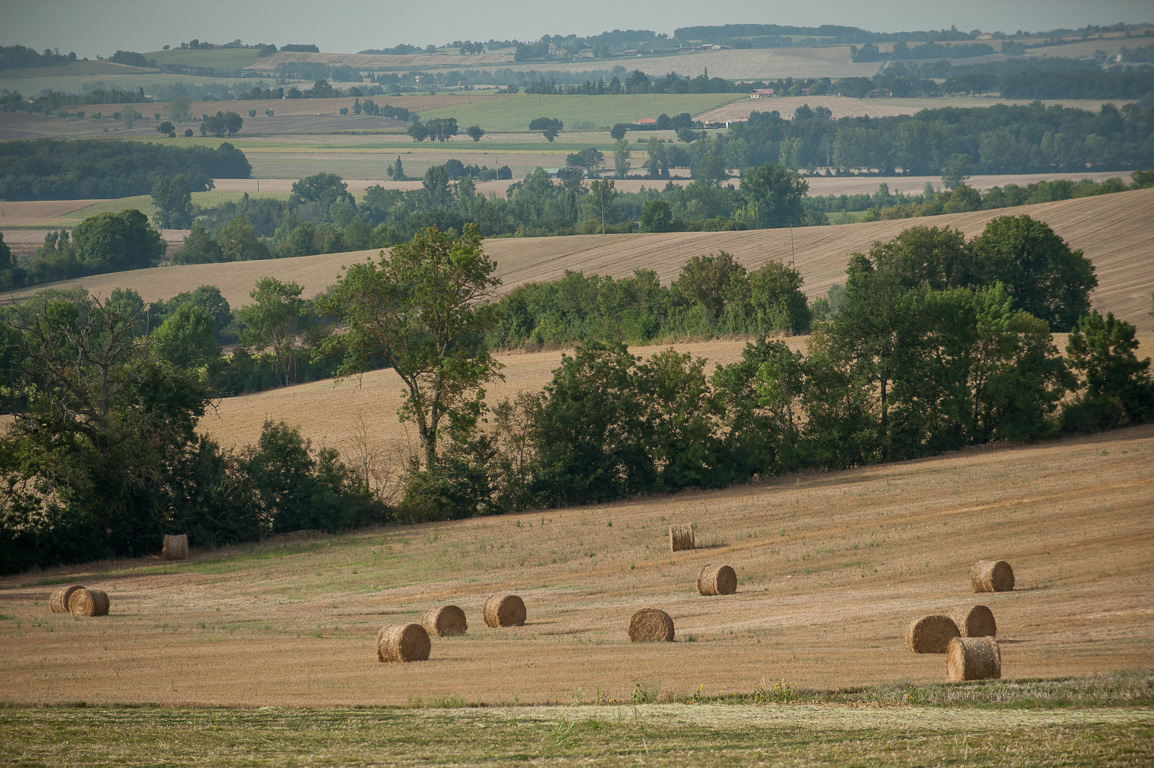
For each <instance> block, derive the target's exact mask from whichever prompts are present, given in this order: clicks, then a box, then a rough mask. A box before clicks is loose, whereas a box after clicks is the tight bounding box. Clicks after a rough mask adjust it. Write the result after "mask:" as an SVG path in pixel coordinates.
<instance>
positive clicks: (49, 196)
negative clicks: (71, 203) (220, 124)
mask: <svg viewBox="0 0 1154 768" xmlns="http://www.w3.org/2000/svg"><path fill="white" fill-rule="evenodd" d="M0 164H3V167H4V173H3V175H0V197H3V198H4V199H6V200H74V199H85V198H105V197H130V196H133V195H147V194H149V192H150V191H151V190H152V187H153V185H154V184H155V183H156V180H157V179H158V178H159V177H160V176H165V175H169V176H176V175H178V174H183V175H184V176H185V179H186V180H187V183H188V184H189V185H190V187H191V189H192V190H193V191H200V190H205V189H210V188H211V183H212V179H247V178H251V177H252V166H250V165H249V162H248V159H247V158H246V157H245V156H244V153H243V152H241V151H240V150H238V149H237V148H236V147H234V146H233V145H231V144H229V143H227V142H224V143H222V144H221V145H220V146H218V147H217V148H216V149H211V148H209V147H173V146H168V145H162V144H147V143H143V142H135V141H61V140H57V139H34V140H29V141H6V142H3V143H2V144H0Z"/></svg>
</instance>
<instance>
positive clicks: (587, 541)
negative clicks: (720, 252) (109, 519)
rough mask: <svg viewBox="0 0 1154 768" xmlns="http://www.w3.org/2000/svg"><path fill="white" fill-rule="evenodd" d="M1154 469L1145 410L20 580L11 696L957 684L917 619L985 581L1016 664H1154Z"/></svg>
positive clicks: (3, 691) (534, 693)
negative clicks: (504, 619) (590, 501)
mask: <svg viewBox="0 0 1154 768" xmlns="http://www.w3.org/2000/svg"><path fill="white" fill-rule="evenodd" d="M1151 467H1154V427H1149V426H1148V427H1141V428H1136V429H1129V430H1120V431H1117V432H1112V433H1107V434H1102V435H1096V436H1093V437H1087V438H1079V439H1072V440H1064V441H1061V442H1056V443H1049V444H1045V445H1038V446H1030V447H1015V448H1002V449H986V450H981V451H969V452H962V453H955V454H949V455H946V456H942V457H940V458H936V459H930V460H924V461H914V462H906V463H901V464H891V465H886V466H873V467H865V468H861V469H857V470H851V471H847V472H831V473H815V474H808V475H798V476H790V477H784V478H779V479H774V480H771V481H768V482H763V483H755V484H750V485H748V486H742V487H735V488H731V489H728V490H725V491H715V492H696V493H682V494H678V495H675V496H665V497H658V498H652V499H641V500H637V501H631V502H627V503H620V504H614V505H611V506H602V507H587V508H578V509H555V510H544V511H539V512H532V513H526V514H521V515H506V516H500V517H487V518H477V519H472V520H465V521H459V522H448V523H438V524H429V525H422V526H401V527H395V528H387V529H378V530H372V531H364V532H358V533H354V534H346V535H342V536H332V537H329V536H315V537H313V538H304V539H302V538H301V537H299V536H298V537H295V538H281V539H279V540H273V541H269V542H265V543H262V544H258V545H250V546H244V547H234V548H229V549H226V550H219V551H197V550H194V551H193V553H192V558H191V559H190V560H188V561H186V562H175V563H164V562H161V561H160V560H158V559H148V558H145V559H140V560H132V561H121V562H108V563H93V564H89V565H86V566H78V567H73V568H65V569H52V570H49V571H42V572H36V573H29V574H25V575H20V576H14V577H7V578H3V579H0V601H2V602H3V606H4V615H5V618H6V619H7V620H6V621H2V622H0V637H2V642H3V645H4V653H3V654H0V700H3V701H5V702H8V703H10V704H27V703H46V704H61V703H73V702H77V701H85V702H89V703H90V704H103V703H112V702H124V703H154V704H160V705H193V704H195V705H208V706H219V705H235V706H253V707H258V706H289V707H301V706H362V705H363V706H377V705H392V706H402V707H403V706H406V705H408V706H413V704H414V702H416V701H423V702H426V703H430V704H432V703H434V702H438V701H448V700H450V699H454V700H456V701H457V702H459V703H467V704H471V703H476V702H485V703H490V704H493V703H499V702H505V703H512V702H514V701H516V702H519V703H521V704H528V703H562V704H567V703H589V702H592V701H594V700H595V699H599V700H600V701H602V702H607V701H609V700H610V699H614V700H615V701H616V702H619V703H624V704H628V703H629V701H630V698H631V696H632V695H633V694H634V692H635V691H638V690H641V691H642V692H643V693H648V694H649V695H652V696H659V697H661V698H663V699H676V700H681V701H684V700H685V699H686V698H689V697H691V696H692V694H693V692H694V691H699V690H700V691H701V693H702V694H703V695H706V696H718V695H720V694H722V693H724V692H729V693H733V692H740V693H749V692H752V691H753V690H755V689H756V688H757V687H758V686H759V685H761V684H767V685H768V687H769V688H770V689H771V690H772V688H773V685H774V683H776V682H778V681H781V680H784V681H786V682H787V683H788V684H789V685H792V686H798V685H801V686H805V687H815V688H825V689H830V688H841V687H849V686H859V685H868V684H876V683H899V682H904V681H908V682H911V683H923V682H940V681H944V679H945V660H944V657H943V656H942V655H939V654H917V655H915V654H912V653H910V652H909V651H907V650H906V647H905V643H904V639H903V635H904V632H905V629H906V626H907V625H908V624H909V623H910V622H911V621H912V620H914V619H916V618H918V617H920V616H924V615H928V614H936V613H941V612H946V611H949V610H951V609H954V608H958V607H968V606H970V605H973V604H975V603H978V604H983V605H987V606H989V607H990V609H991V610H992V611H993V613H994V616H995V618H996V621H997V628H998V640H999V642H1000V644H1001V653H1002V676H1003V677H1004V678H1009V679H1022V678H1035V677H1047V678H1048V677H1064V676H1070V675H1088V674H1095V673H1100V672H1106V671H1111V670H1119V669H1127V668H1135V667H1142V666H1145V667H1149V664H1150V659H1151V654H1152V653H1154V621H1151V618H1152V617H1154V608H1152V606H1154V586H1152V583H1151V578H1150V563H1151V561H1152V559H1154V517H1152V516H1151V515H1150V514H1149V510H1150V509H1151V508H1154V476H1152V474H1151V471H1150V468H1151ZM689 522H692V523H695V524H696V526H697V541H698V544H699V546H700V548H699V549H696V550H689V551H681V552H677V553H670V551H669V539H668V527H669V525H670V524H672V523H689ZM159 548H160V542H159V541H157V550H158V551H159ZM991 557H992V558H998V559H1004V560H1007V561H1008V562H1010V564H1011V565H1012V567H1013V569H1014V574H1015V577H1016V585H1015V589H1014V591H1012V592H1002V593H994V594H991V593H986V594H981V595H976V594H974V593H973V592H972V590H971V587H970V581H969V570H970V567H971V566H972V565H973V564H974V563H975V562H976V561H977V560H979V559H986V558H991ZM708 563H712V564H722V563H725V564H729V565H731V566H732V567H733V568H734V569H735V570H736V572H737V577H738V587H737V593H736V594H734V595H729V596H722V597H702V596H700V595H698V594H697V592H696V590H695V588H694V584H695V579H696V577H697V573H698V570H699V569H700V568H701V567H702V566H703V565H705V564H708ZM72 583H77V584H85V585H88V586H91V587H96V588H98V589H103V590H106V591H107V593H108V594H109V597H110V598H111V615H110V616H108V617H106V618H96V619H85V618H81V617H74V616H68V615H64V614H52V613H50V612H49V609H48V598H49V594H50V592H51V591H52V590H53V589H56V588H57V587H58V586H60V585H64V584H72ZM506 592H512V593H515V594H518V595H520V596H521V597H522V599H523V600H524V601H525V604H526V608H527V612H528V621H527V623H526V625H525V626H523V627H518V628H508V629H490V628H488V627H486V626H484V624H483V622H482V621H481V605H482V603H483V602H484V600H485V598H486V597H487V596H489V595H491V594H494V593H506ZM445 603H454V604H457V605H459V606H460V607H461V608H463V609H464V611H465V612H466V615H467V618H468V623H469V627H468V634H466V635H464V636H460V637H453V638H434V639H433V641H432V653H431V656H430V659H429V661H427V662H422V663H415V664H380V663H378V662H377V658H376V652H375V647H374V637H375V636H376V633H377V630H378V629H379V628H380V627H381V626H383V625H388V624H394V623H399V622H410V621H417V620H419V618H420V615H421V613H422V612H423V611H424V610H425V609H427V608H428V607H430V606H433V605H436V604H445ZM647 606H653V607H659V608H661V609H663V610H665V611H666V612H668V613H669V614H670V616H671V617H672V618H673V620H674V623H675V628H676V639H675V642H673V643H643V644H633V643H630V642H629V640H628V637H627V635H626V627H627V626H628V623H629V617H630V616H631V615H632V613H633V612H634V611H636V610H637V609H639V608H642V607H647ZM699 686H700V688H699ZM418 706H419V705H418ZM988 714H989V716H990V717H994V718H996V717H1000V716H1001V715H998V714H995V713H988ZM727 716H728V715H727Z"/></svg>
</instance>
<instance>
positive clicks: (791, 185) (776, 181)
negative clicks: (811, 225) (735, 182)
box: [740, 163, 809, 229]
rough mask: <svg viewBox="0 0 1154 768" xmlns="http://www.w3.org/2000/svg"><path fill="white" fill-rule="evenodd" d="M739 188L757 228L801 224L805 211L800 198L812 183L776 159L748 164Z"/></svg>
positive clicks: (748, 216)
mask: <svg viewBox="0 0 1154 768" xmlns="http://www.w3.org/2000/svg"><path fill="white" fill-rule="evenodd" d="M740 189H741V196H742V197H743V198H744V199H745V210H746V217H747V218H748V219H749V220H750V222H751V223H752V225H753V227H754V228H755V229H761V228H764V227H770V228H773V227H793V226H800V225H801V223H802V220H803V218H804V215H805V212H804V211H803V210H802V206H801V201H802V198H803V197H805V193H806V190H808V189H809V183H808V182H806V181H805V179H803V178H801V176H799V175H798V173H797V171H794V170H791V169H789V168H786V167H784V166H782V165H778V164H776V163H765V164H764V165H760V166H757V167H756V168H747V169H745V170H744V171H742V173H741V187H740Z"/></svg>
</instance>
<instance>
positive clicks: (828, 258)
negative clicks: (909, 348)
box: [7, 189, 1154, 331]
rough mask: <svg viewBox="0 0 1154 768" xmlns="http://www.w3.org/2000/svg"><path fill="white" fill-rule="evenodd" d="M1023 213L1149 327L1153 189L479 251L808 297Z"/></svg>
mask: <svg viewBox="0 0 1154 768" xmlns="http://www.w3.org/2000/svg"><path fill="white" fill-rule="evenodd" d="M1023 213H1026V214H1029V215H1030V216H1033V217H1035V218H1037V219H1040V220H1042V221H1045V222H1047V223H1048V224H1050V226H1052V227H1053V228H1054V230H1055V231H1056V232H1057V233H1058V234H1059V235H1061V236H1062V237H1063V238H1065V240H1066V242H1068V243H1069V244H1070V246H1071V247H1073V248H1077V249H1081V250H1082V251H1083V252H1084V253H1085V255H1086V256H1087V257H1088V258H1089V259H1090V260H1091V262H1093V264H1094V266H1095V269H1096V270H1097V274H1098V288H1097V290H1096V291H1095V292H1094V294H1093V297H1092V298H1093V302H1094V305H1095V307H1097V308H1098V309H1100V310H1103V311H1109V312H1113V313H1114V315H1115V316H1116V317H1119V318H1121V319H1123V320H1126V321H1127V322H1129V323H1132V324H1134V325H1135V326H1136V327H1137V328H1138V329H1139V330H1140V331H1148V330H1152V329H1154V318H1151V317H1150V315H1149V314H1148V313H1149V312H1150V308H1151V304H1150V302H1151V300H1150V297H1151V293H1154V189H1144V190H1136V191H1131V192H1122V193H1117V194H1112V195H1103V196H1100V197H1090V198H1081V199H1077V200H1063V201H1059V202H1055V203H1043V204H1040V205H1033V206H1023V207H1019V208H1004V209H1000V210H997V211H977V212H974V213H960V214H950V215H945V216H935V217H925V218H920V219H902V220H898V221H881V222H869V223H862V224H846V225H838V226H823V227H804V228H798V229H794V230H792V231H790V230H786V229H773V230H752V231H744V232H675V233H668V234H632V235H605V236H601V235H579V236H573V237H553V238H508V239H493V240H488V241H486V243H485V249H486V251H487V252H488V253H489V254H490V255H491V256H492V257H493V259H494V260H495V261H496V262H497V275H498V276H499V277H500V278H501V280H502V281H503V283H504V288H505V290H508V289H511V288H513V287H515V286H517V285H520V284H521V283H527V282H545V281H549V280H555V279H558V278H560V277H562V276H563V275H564V274H565V271H566V270H576V271H580V272H584V273H587V274H590V273H597V274H603V275H611V276H613V277H626V276H629V275H631V274H633V272H634V270H636V269H652V270H654V271H656V272H657V273H658V275H659V276H660V278H661V279H662V281H664V282H666V283H668V282H669V281H670V280H672V279H674V278H676V276H677V274H678V272H679V271H680V268H681V265H682V264H683V263H684V262H685V261H686V260H687V259H689V258H691V257H693V256H700V255H705V254H710V253H717V252H718V251H727V252H729V253H731V254H733V255H734V256H735V257H736V258H737V259H738V260H739V261H741V262H742V263H743V264H744V265H745V266H746V267H748V268H751V269H752V268H756V267H758V266H760V265H761V264H764V263H765V262H766V261H768V260H775V261H786V262H789V261H791V260H792V261H793V262H794V263H795V264H796V267H797V269H798V271H800V272H801V274H802V277H803V278H804V279H805V291H806V293H807V295H808V296H809V297H810V298H811V299H813V298H816V297H818V296H821V295H824V294H825V292H826V291H827V290H829V286H830V285H832V284H833V283H836V282H840V281H842V280H843V278H844V272H845V265H846V263H847V262H848V260H849V256H850V254H851V253H854V252H864V251H866V250H868V249H869V247H870V244H871V243H873V242H874V241H877V240H888V239H890V238H892V237H894V236H895V235H896V234H897V233H898V232H900V231H902V230H903V229H905V228H907V227H911V226H938V227H942V226H951V227H955V228H957V229H960V230H961V231H962V232H964V233H965V234H966V236H967V237H973V236H975V235H977V234H978V233H979V232H981V230H982V228H983V227H985V225H986V222H988V221H989V220H990V219H992V218H994V217H996V216H1013V215H1019V214H1023ZM375 256H376V252H375V251H363V252H354V253H338V254H325V255H319V256H305V257H301V258H295V259H280V260H276V261H254V262H238V263H232V264H205V265H192V266H182V267H163V268H157V269H150V270H142V271H136V272H128V273H116V274H109V275H96V276H92V277H89V278H85V279H84V280H76V281H68V282H66V283H61V284H58V285H59V286H60V287H66V286H68V285H73V284H79V283H83V284H84V285H86V286H87V287H88V289H89V290H90V291H91V292H93V293H97V294H101V295H105V296H107V295H108V294H109V293H110V292H111V291H112V289H113V288H117V287H120V288H133V289H135V290H136V291H138V292H139V293H140V294H141V296H143V297H144V299H145V300H146V301H155V300H157V299H167V298H171V297H172V296H174V295H176V294H177V293H180V292H182V291H187V290H192V289H194V288H196V287H197V286H200V285H206V284H207V285H215V286H217V287H218V288H219V289H220V290H221V292H222V293H223V294H224V296H225V298H227V299H228V301H229V303H230V304H232V305H233V306H234V307H236V306H241V305H243V304H245V303H247V302H248V301H249V300H250V299H249V296H248V294H249V291H251V290H252V287H253V286H254V285H255V284H256V281H257V280H259V279H260V278H261V277H264V276H267V275H273V276H275V277H277V278H279V279H281V280H284V281H289V280H292V281H296V282H298V283H300V284H301V285H302V286H303V287H304V289H305V294H306V295H307V296H313V295H316V294H317V293H319V292H321V291H323V290H324V289H325V288H326V287H327V286H329V285H331V284H332V283H333V282H334V281H335V280H336V279H337V278H338V277H339V276H340V274H341V273H342V268H343V267H345V266H347V265H349V264H352V263H355V262H357V261H359V260H362V259H365V258H373V257H375ZM27 293H28V291H24V292H18V293H16V294H10V295H8V296H7V298H9V299H12V298H20V297H21V296H23V295H27Z"/></svg>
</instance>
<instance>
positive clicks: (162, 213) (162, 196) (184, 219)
mask: <svg viewBox="0 0 1154 768" xmlns="http://www.w3.org/2000/svg"><path fill="white" fill-rule="evenodd" d="M152 204H153V206H155V208H156V215H155V216H154V217H153V221H155V222H156V225H157V226H158V227H160V228H161V229H185V228H186V227H190V226H192V189H191V187H190V186H189V184H188V179H187V178H185V176H184V174H183V173H178V174H177V175H175V176H168V175H162V176H158V177H157V179H156V183H155V184H153V185H152Z"/></svg>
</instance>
